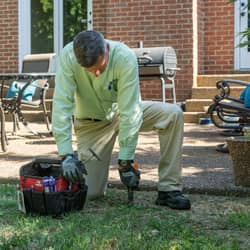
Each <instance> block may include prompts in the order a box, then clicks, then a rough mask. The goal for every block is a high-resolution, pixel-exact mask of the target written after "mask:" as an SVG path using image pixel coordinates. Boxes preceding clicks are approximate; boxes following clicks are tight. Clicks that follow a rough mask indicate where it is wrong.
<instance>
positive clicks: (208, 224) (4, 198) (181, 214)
mask: <svg viewBox="0 0 250 250" xmlns="http://www.w3.org/2000/svg"><path fill="white" fill-rule="evenodd" d="M15 191H16V187H15V186H13V185H0V249H18V250H20V249H25V250H26V249H35V250H36V249H49V250H52V249H65V250H69V249H76V250H78V249H105V250H106V249H129V250H130V249H156V250H158V249H171V250H179V249H192V250H195V249H197V250H198V249H199V250H200V249H211V250H214V249H225V250H228V249H235V250H238V249H250V240H249V239H250V198H248V197H241V198H240V197H232V196H231V197H227V196H208V195H188V196H189V198H190V200H191V202H192V209H191V210H190V211H176V210H171V209H169V208H164V207H158V206H156V205H154V200H155V198H156V193H155V192H145V191H140V192H136V193H135V204H134V205H133V206H128V205H127V193H126V191H125V190H116V189H108V190H107V195H106V196H105V198H103V199H100V200H96V201H89V202H88V203H87V204H86V206H85V208H84V209H83V210H82V211H80V212H72V213H70V214H68V215H66V216H65V217H63V219H53V218H51V217H49V216H47V217H45V216H44V217H39V216H35V217H32V216H27V215H25V214H22V213H21V212H19V211H18V210H17V205H16V197H15Z"/></svg>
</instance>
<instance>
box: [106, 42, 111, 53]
mask: <svg viewBox="0 0 250 250" xmlns="http://www.w3.org/2000/svg"><path fill="white" fill-rule="evenodd" d="M106 49H107V51H108V52H109V49H110V47H109V43H107V44H106Z"/></svg>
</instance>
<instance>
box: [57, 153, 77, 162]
mask: <svg viewBox="0 0 250 250" xmlns="http://www.w3.org/2000/svg"><path fill="white" fill-rule="evenodd" d="M68 156H71V157H72V158H73V157H74V155H73V154H66V155H60V157H61V160H62V161H64V160H65V159H66V158H67V157H68Z"/></svg>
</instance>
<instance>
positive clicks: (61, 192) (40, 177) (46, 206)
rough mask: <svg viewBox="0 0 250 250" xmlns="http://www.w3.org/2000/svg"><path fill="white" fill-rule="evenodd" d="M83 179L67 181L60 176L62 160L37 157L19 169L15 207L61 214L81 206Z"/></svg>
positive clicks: (83, 190)
mask: <svg viewBox="0 0 250 250" xmlns="http://www.w3.org/2000/svg"><path fill="white" fill-rule="evenodd" d="M87 190H88V187H87V185H86V184H85V180H83V181H82V182H81V183H77V184H75V183H70V182H68V181H67V180H66V179H65V178H64V177H63V176H62V168H61V160H60V159H54V158H36V159H34V160H33V161H32V162H30V163H28V164H25V165H24V166H22V167H21V168H20V183H19V186H18V190H17V194H18V195H17V200H18V208H19V210H21V211H22V212H24V213H27V214H38V215H53V216H60V215H63V214H64V213H66V212H70V211H73V210H81V209H83V207H84V204H85V201H86V196H87Z"/></svg>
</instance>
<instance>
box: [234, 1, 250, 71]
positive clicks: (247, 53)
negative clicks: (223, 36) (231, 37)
mask: <svg viewBox="0 0 250 250" xmlns="http://www.w3.org/2000/svg"><path fill="white" fill-rule="evenodd" d="M249 8H250V0H237V1H236V2H235V69H236V70H241V71H244V70H249V69H250V46H249V45H247V46H244V47H241V46H239V45H240V44H242V43H247V42H248V41H250V36H243V35H242V34H240V33H241V32H244V31H246V30H247V29H249V28H250V13H249Z"/></svg>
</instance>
